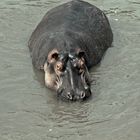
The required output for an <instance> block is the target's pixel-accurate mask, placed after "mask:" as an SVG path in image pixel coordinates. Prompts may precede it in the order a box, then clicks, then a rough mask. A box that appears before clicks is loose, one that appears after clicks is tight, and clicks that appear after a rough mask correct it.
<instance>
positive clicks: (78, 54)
mask: <svg viewBox="0 0 140 140" xmlns="http://www.w3.org/2000/svg"><path fill="white" fill-rule="evenodd" d="M77 56H78V57H79V58H84V57H85V52H84V51H83V50H78V52H77Z"/></svg>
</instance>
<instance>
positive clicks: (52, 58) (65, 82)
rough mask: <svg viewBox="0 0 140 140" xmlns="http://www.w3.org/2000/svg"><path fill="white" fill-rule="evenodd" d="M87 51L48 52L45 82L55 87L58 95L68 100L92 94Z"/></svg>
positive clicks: (79, 98)
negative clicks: (86, 56)
mask: <svg viewBox="0 0 140 140" xmlns="http://www.w3.org/2000/svg"><path fill="white" fill-rule="evenodd" d="M84 56H85V52H84V51H82V50H78V51H75V52H74V53H66V52H58V51H57V50H56V49H54V50H52V51H51V52H50V53H49V54H48V58H47V62H45V64H44V71H45V84H46V86H47V87H49V88H51V89H54V90H55V91H56V92H57V95H58V97H60V98H62V99H66V100H72V101H76V100H84V99H86V98H87V97H89V96H90V95H91V90H90V80H89V73H88V69H87V67H86V61H85V57H84Z"/></svg>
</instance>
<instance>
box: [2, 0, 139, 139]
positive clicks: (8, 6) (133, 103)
mask: <svg viewBox="0 0 140 140" xmlns="http://www.w3.org/2000/svg"><path fill="white" fill-rule="evenodd" d="M66 1H68V0H1V1H0V140H74V139H75V140H85V139H87V140H139V139H140V2H139V0H88V2H90V3H92V4H94V5H96V6H98V7H99V8H100V9H102V10H104V11H105V13H106V14H107V16H108V18H109V20H110V23H111V27H112V29H113V33H114V42H113V47H111V48H110V49H109V50H108V51H107V53H106V55H105V57H104V59H103V60H102V63H101V64H100V65H99V66H97V67H95V68H93V69H92V70H91V75H92V77H93V79H94V82H93V85H92V91H93V93H94V96H93V97H92V99H90V100H88V101H87V102H84V103H79V102H77V103H64V102H61V101H57V99H56V97H55V95H54V93H53V92H51V91H49V90H48V89H47V88H45V87H44V85H43V84H42V83H41V82H40V81H39V80H38V78H37V76H36V74H35V73H34V70H33V68H32V64H31V58H30V55H29V51H28V48H27V41H28V39H29V37H30V35H31V32H32V31H33V30H34V28H35V27H36V25H37V24H38V22H40V20H41V18H42V17H43V16H44V14H45V13H46V12H47V11H48V10H49V9H51V8H52V7H55V6H57V5H59V4H60V3H64V2H66Z"/></svg>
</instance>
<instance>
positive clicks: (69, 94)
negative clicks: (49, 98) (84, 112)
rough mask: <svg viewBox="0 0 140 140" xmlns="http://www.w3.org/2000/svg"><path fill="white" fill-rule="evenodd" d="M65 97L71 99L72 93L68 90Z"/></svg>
mask: <svg viewBox="0 0 140 140" xmlns="http://www.w3.org/2000/svg"><path fill="white" fill-rule="evenodd" d="M67 98H68V99H70V100H72V95H71V93H70V92H68V93H67Z"/></svg>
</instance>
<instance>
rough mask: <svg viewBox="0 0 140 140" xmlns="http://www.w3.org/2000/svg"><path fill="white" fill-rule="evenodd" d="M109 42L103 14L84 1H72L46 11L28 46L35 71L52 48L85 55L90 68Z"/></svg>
mask: <svg viewBox="0 0 140 140" xmlns="http://www.w3.org/2000/svg"><path fill="white" fill-rule="evenodd" d="M112 40H113V34H112V31H111V28H110V24H109V22H108V19H107V17H106V16H105V14H104V13H103V12H102V11H101V10H100V9H98V8H97V7H95V6H93V5H91V4H89V3H87V2H83V1H80V0H73V1H71V2H68V3H65V4H63V5H60V6H58V7H56V8H53V9H52V10H50V11H49V12H47V14H46V15H45V16H44V17H43V19H42V20H41V22H40V23H39V24H38V26H37V27H36V29H35V30H34V32H33V33H32V35H31V37H30V40H29V43H28V46H29V50H30V52H31V56H32V60H33V64H34V66H35V67H36V68H38V69H39V68H41V66H42V65H43V64H44V63H45V61H46V59H47V56H48V53H49V52H50V51H51V50H52V49H54V48H57V49H58V50H60V51H61V50H63V51H70V50H74V49H75V48H76V47H79V48H80V49H82V50H84V51H85V52H86V53H85V54H86V56H85V57H86V62H87V66H88V67H91V66H93V65H95V64H97V63H99V62H100V60H101V58H102V56H103V54H104V52H105V51H106V49H107V48H108V47H110V46H111V43H112Z"/></svg>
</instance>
